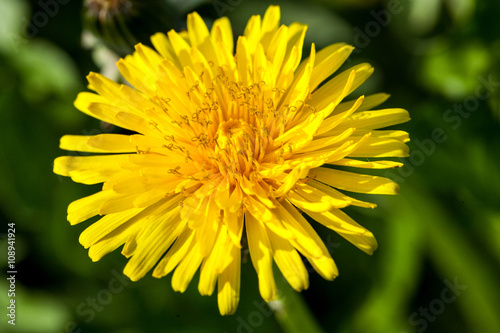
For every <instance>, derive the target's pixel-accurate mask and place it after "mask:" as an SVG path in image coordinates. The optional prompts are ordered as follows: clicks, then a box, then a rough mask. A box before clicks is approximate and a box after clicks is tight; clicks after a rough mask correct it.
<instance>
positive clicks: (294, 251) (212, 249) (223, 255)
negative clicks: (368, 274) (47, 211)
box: [54, 6, 409, 315]
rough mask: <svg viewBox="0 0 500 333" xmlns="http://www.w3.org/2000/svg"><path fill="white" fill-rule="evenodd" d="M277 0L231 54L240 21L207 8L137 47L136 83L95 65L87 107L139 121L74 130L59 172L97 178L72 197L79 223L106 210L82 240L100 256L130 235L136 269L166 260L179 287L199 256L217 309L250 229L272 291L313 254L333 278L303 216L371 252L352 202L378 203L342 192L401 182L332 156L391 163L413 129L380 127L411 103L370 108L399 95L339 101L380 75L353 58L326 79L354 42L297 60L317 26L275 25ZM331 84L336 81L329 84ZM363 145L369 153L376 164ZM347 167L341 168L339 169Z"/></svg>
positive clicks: (388, 190)
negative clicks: (206, 17)
mask: <svg viewBox="0 0 500 333" xmlns="http://www.w3.org/2000/svg"><path fill="white" fill-rule="evenodd" d="M279 22H280V10H279V7H277V6H271V7H269V8H268V10H267V11H266V13H265V15H264V17H263V18H261V17H260V16H253V17H251V19H250V20H249V22H248V24H247V26H246V29H245V32H244V35H243V36H240V37H239V38H238V40H237V43H236V53H234V52H233V51H234V45H233V36H232V29H231V25H230V22H229V20H228V19H227V18H221V19H218V20H216V21H215V22H214V24H213V26H212V29H211V30H208V29H207V27H206V25H205V23H204V22H203V20H202V19H201V17H200V16H199V15H198V14H197V13H192V14H190V15H189V16H188V19H187V26H188V29H187V32H181V33H177V32H175V31H173V30H172V31H170V32H168V33H167V35H164V34H162V33H158V34H156V35H154V36H153V37H152V38H151V39H152V43H153V45H154V47H155V48H156V51H155V50H153V49H151V48H149V47H146V46H144V45H141V44H138V45H137V46H136V50H135V52H134V53H133V54H132V55H129V56H127V57H125V58H124V59H121V60H119V61H118V63H117V65H118V68H119V69H120V72H121V73H122V74H123V76H124V78H125V79H126V80H127V81H128V82H129V83H130V84H131V85H132V86H133V87H134V88H135V89H134V88H131V87H129V86H128V85H120V84H118V83H116V82H113V81H112V80H110V79H107V78H106V77H104V76H102V75H99V74H96V73H91V74H90V75H89V76H88V81H89V88H90V89H91V90H93V91H95V92H96V93H89V92H82V93H80V94H79V95H78V97H77V99H76V101H75V106H76V108H77V109H79V110H80V111H82V112H84V113H86V114H88V115H90V116H92V117H95V118H97V119H100V120H102V121H104V122H108V123H112V124H115V125H117V126H119V127H122V128H124V129H127V130H130V131H133V132H134V133H137V134H132V135H122V134H100V135H95V136H73V135H66V136H64V137H62V139H61V145H60V146H61V148H62V149H65V150H71V151H80V152H90V153H96V154H97V155H93V156H63V157H59V158H57V159H56V160H55V164H54V172H55V173H57V174H60V175H63V176H69V177H71V179H73V180H74V181H76V182H80V183H84V184H97V183H103V186H102V190H101V191H100V192H98V193H95V194H93V195H90V196H88V197H85V198H82V199H79V200H77V201H74V202H73V203H71V204H70V205H69V207H68V220H69V222H70V223H71V224H77V223H80V222H82V221H85V220H87V219H89V218H91V217H93V216H96V215H100V216H102V217H101V218H100V220H98V221H97V222H95V223H93V224H92V225H90V226H89V227H88V228H87V229H86V230H85V231H83V233H82V234H81V237H80V242H81V244H82V245H83V246H84V247H85V248H89V256H90V257H91V258H92V260H94V261H97V260H99V259H101V258H102V257H103V256H104V255H105V254H107V253H109V252H111V251H114V250H115V249H117V248H118V247H120V246H122V245H123V249H122V254H123V255H125V256H126V257H127V258H130V259H129V261H128V263H127V265H126V266H125V269H124V274H126V275H127V276H128V277H130V279H132V280H133V281H135V280H138V279H140V278H142V277H143V276H144V275H145V274H146V273H147V272H148V271H150V270H151V269H152V268H153V267H154V266H155V265H156V267H155V268H154V270H153V276H154V277H157V278H160V277H163V276H165V275H167V274H169V273H170V272H173V275H172V287H173V289H174V290H176V291H180V292H183V291H184V290H186V288H187V286H188V284H189V283H190V281H191V280H192V278H193V276H194V274H195V273H196V271H197V270H198V269H200V278H199V283H198V289H199V292H200V293H201V294H202V295H211V294H212V293H213V291H214V289H215V285H216V284H217V287H218V304H219V309H220V313H221V314H223V315H225V314H231V313H233V312H234V311H235V309H236V307H237V305H238V301H239V290H240V264H241V251H242V238H243V237H246V239H247V243H248V249H249V252H250V258H251V261H252V263H253V266H254V267H255V270H256V272H257V275H258V281H259V290H260V294H261V295H262V297H263V299H264V300H266V301H271V300H273V299H275V298H276V296H277V290H276V284H275V279H274V276H273V268H272V267H273V261H274V262H275V263H276V264H277V266H278V268H279V269H280V270H281V272H282V273H283V275H284V277H285V278H286V280H287V281H288V282H289V284H290V285H291V286H292V287H293V288H294V289H295V290H298V291H300V290H303V289H306V288H307V287H308V285H309V278H308V272H307V270H306V268H305V266H304V262H303V259H302V258H303V257H304V258H305V259H307V260H308V261H309V263H310V264H311V265H312V267H314V269H315V270H316V271H317V272H318V273H319V274H320V275H321V276H322V277H324V278H325V279H328V280H332V279H334V278H335V277H336V276H337V275H338V271H337V267H336V266H335V263H334V261H333V260H332V258H331V256H330V254H329V252H328V250H327V249H326V247H325V245H324V244H323V242H322V241H321V239H320V238H319V236H318V235H317V233H316V232H315V230H314V229H313V227H312V226H311V224H310V223H309V222H308V221H307V220H306V218H305V217H304V215H303V213H305V214H307V215H308V216H310V217H311V218H312V219H314V220H316V221H317V222H319V223H320V224H322V225H324V226H326V227H327V228H329V229H332V230H334V231H336V232H337V233H338V234H340V235H341V236H342V237H344V238H345V239H347V240H348V241H349V242H351V243H352V244H354V245H355V246H356V247H358V248H359V249H361V250H362V251H364V252H366V253H368V254H371V253H372V252H373V251H374V250H375V249H376V247H377V243H376V241H375V238H374V236H373V234H372V233H371V232H370V231H368V230H367V229H365V228H364V227H362V226H361V225H359V224H358V223H356V222H355V221H353V220H352V219H351V218H350V217H349V216H347V215H346V214H345V213H344V212H343V211H342V210H341V208H344V207H346V206H349V205H354V206H360V207H371V208H373V207H375V205H374V204H372V203H368V202H363V201H360V200H357V199H354V198H352V197H350V196H348V195H346V194H344V193H343V192H340V191H339V190H342V191H350V192H360V193H371V194H396V193H397V192H398V186H397V184H396V183H394V182H393V181H391V180H389V179H386V178H383V177H377V176H371V175H365V174H358V173H354V172H350V171H341V170H338V169H336V168H335V166H343V167H352V168H372V169H384V168H393V167H399V166H401V163H397V162H393V161H388V160H383V159H382V160H380V159H379V158H385V157H405V156H408V147H407V146H406V145H405V142H406V141H408V134H407V133H406V132H403V131H397V130H379V129H380V128H383V127H386V126H391V125H395V124H399V123H402V122H405V121H408V120H409V116H408V112H407V111H405V110H403V109H381V110H372V108H374V107H377V106H378V105H379V104H381V103H382V102H384V101H385V100H386V99H387V97H388V95H386V94H375V95H371V96H366V97H365V96H361V97H359V98H357V99H354V100H349V101H343V100H344V98H345V97H346V96H348V95H349V94H350V93H351V92H352V91H354V90H355V89H356V88H357V87H359V86H360V85H361V84H362V83H363V82H364V81H365V80H366V79H367V78H368V77H369V76H370V74H371V73H372V71H373V68H372V67H371V66H370V65H369V64H360V65H357V66H354V67H352V68H350V69H348V70H346V71H344V72H342V73H340V74H338V75H336V76H334V77H333V78H331V79H329V78H330V77H331V75H332V74H333V73H334V72H336V71H337V70H338V69H339V67H340V66H341V65H342V64H343V63H344V61H345V60H346V59H347V58H348V56H349V54H350V53H351V51H352V50H353V47H351V46H349V45H346V44H344V43H338V44H333V45H330V46H328V47H326V48H324V49H323V50H321V51H319V52H317V53H316V50H315V47H314V44H313V45H312V47H311V53H310V55H309V57H308V58H307V59H306V60H304V61H302V62H301V58H302V46H303V42H304V35H305V32H306V28H307V27H306V26H305V25H303V24H299V23H293V24H291V25H290V26H285V25H280V24H279ZM325 81H326V82H325ZM367 158H369V159H370V161H367ZM344 169H345V168H344Z"/></svg>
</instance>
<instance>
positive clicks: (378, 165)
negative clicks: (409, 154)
mask: <svg viewBox="0 0 500 333" xmlns="http://www.w3.org/2000/svg"><path fill="white" fill-rule="evenodd" d="M331 164H334V165H342V166H348V167H354V168H365V169H389V168H399V167H402V166H403V163H400V162H393V161H373V162H368V161H359V160H353V159H349V158H344V159H341V160H338V161H335V162H332V163H331Z"/></svg>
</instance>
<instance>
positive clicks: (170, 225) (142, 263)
mask: <svg viewBox="0 0 500 333" xmlns="http://www.w3.org/2000/svg"><path fill="white" fill-rule="evenodd" d="M179 212H180V207H179V206H177V207H176V208H174V209H173V210H171V211H168V212H165V213H163V214H162V215H159V216H158V217H157V221H155V223H156V227H155V228H151V230H149V233H148V235H147V236H146V237H145V238H143V239H141V241H140V242H138V244H137V248H136V249H135V251H134V255H133V256H132V257H131V258H130V260H129V261H128V263H127V265H126V266H125V269H124V270H123V274H125V275H127V276H128V277H129V278H130V279H131V280H132V281H137V280H139V279H140V278H142V277H143V276H144V275H145V274H146V273H147V272H148V271H149V270H150V269H151V268H152V267H153V266H154V265H156V263H157V262H158V260H160V258H161V257H162V256H163V254H164V253H165V252H166V251H167V249H168V248H169V247H170V246H171V245H172V243H173V242H174V241H175V239H176V238H177V237H178V236H179V235H180V234H181V233H182V232H183V231H184V229H185V228H186V224H185V223H183V222H182V221H181V220H180V219H179Z"/></svg>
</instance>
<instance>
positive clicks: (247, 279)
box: [0, 0, 500, 333]
mask: <svg viewBox="0 0 500 333" xmlns="http://www.w3.org/2000/svg"><path fill="white" fill-rule="evenodd" d="M47 3H52V4H54V3H55V4H57V8H56V7H54V6H52V7H47V6H45V5H46V4H47ZM168 3H169V6H170V7H171V8H173V9H176V13H174V12H171V13H170V16H169V20H171V22H170V24H171V26H172V27H176V28H178V29H179V28H183V22H185V16H186V13H187V12H188V11H191V10H197V11H198V12H199V13H200V14H202V16H203V17H204V18H205V19H206V20H207V21H208V22H211V21H213V19H215V18H217V17H218V16H221V15H223V16H228V17H230V18H231V20H232V23H233V28H234V32H235V35H239V34H241V33H242V29H243V28H244V25H245V23H246V21H247V20H248V18H249V17H250V15H252V14H263V13H264V11H265V9H266V8H267V6H268V5H269V4H271V3H270V2H267V1H250V0H231V1H230V0H221V1H215V2H213V1H196V0H194V1H173V0H172V1H168ZM273 3H274V4H279V5H280V6H281V10H282V23H284V24H289V23H291V22H294V21H300V22H303V23H306V24H308V25H309V30H308V32H307V35H306V48H309V45H310V44H311V43H312V42H314V43H316V46H317V49H319V48H322V47H324V46H327V45H329V44H331V43H335V42H346V43H349V44H352V45H354V46H356V47H357V50H356V51H355V53H353V55H352V56H351V58H350V60H349V63H348V66H352V65H354V64H357V63H361V62H365V61H367V62H370V63H371V64H372V65H373V66H374V67H375V69H376V70H375V74H374V75H373V77H372V78H370V79H369V81H368V82H367V83H366V84H364V85H363V86H362V87H361V88H360V89H359V90H358V91H357V92H355V93H356V94H358V95H359V94H369V93H374V92H379V91H383V92H387V93H390V94H391V95H392V97H391V99H390V100H389V101H388V102H386V104H385V105H384V106H386V107H403V108H406V109H407V110H409V111H410V114H411V117H412V121H411V122H409V123H407V124H403V125H400V126H397V128H398V129H404V130H406V131H408V132H409V133H410V137H411V139H412V141H411V142H410V143H409V145H410V149H411V156H410V158H408V159H406V162H405V163H406V166H405V167H404V168H402V169H400V170H391V171H388V172H384V171H381V172H379V173H375V174H378V175H386V176H388V177H391V178H392V179H394V180H396V181H397V182H398V183H400V185H401V193H400V195H399V196H395V197H380V196H379V197H370V198H368V196H364V197H362V196H357V197H358V198H361V197H362V199H367V200H370V201H373V202H376V203H377V204H378V205H379V207H378V208H376V209H374V210H367V209H362V208H353V209H347V210H346V211H347V212H348V213H349V214H350V215H351V216H352V217H353V218H354V219H356V220H357V221H358V222H360V223H361V224H362V225H364V226H366V227H367V228H369V229H370V230H371V231H373V233H374V234H375V236H376V237H377V239H378V242H379V249H378V250H377V251H376V252H375V254H374V255H373V256H371V257H370V256H367V255H365V254H364V253H362V252H361V251H359V250H357V249H356V248H355V247H354V246H352V245H351V244H349V243H348V242H347V241H345V240H344V239H342V238H341V237H339V236H338V235H336V234H334V233H333V232H330V231H328V230H326V229H325V228H322V227H318V228H316V229H317V230H318V232H319V233H320V235H321V236H322V238H323V239H324V240H325V243H326V244H327V247H328V249H329V250H330V251H331V253H332V256H333V258H334V260H335V261H336V263H337V265H338V267H339V271H340V276H339V277H338V278H337V279H336V280H335V281H334V282H329V281H325V280H323V279H322V278H321V277H319V276H318V275H317V274H315V273H311V277H310V280H311V285H310V288H309V290H307V291H305V292H303V293H302V294H301V295H300V294H298V297H303V299H304V301H305V302H306V304H307V306H308V307H309V308H310V310H311V312H312V314H313V315H314V316H315V318H316V319H317V321H318V323H319V325H320V326H321V328H322V330H323V331H325V332H381V333H392V332H396V333H403V332H419V333H421V332H482V333H488V332H497V333H498V332H500V316H499V314H500V310H499V309H500V287H499V283H498V282H500V270H499V267H500V201H499V198H500V172H499V165H500V155H499V152H500V131H499V128H500V126H499V125H500V123H499V121H500V93H499V92H500V73H499V72H500V70H499V68H500V67H499V63H500V25H499V24H498V15H499V14H500V3H499V2H496V1H488V0H413V1H409V0H401V1H399V0H390V1H377V0H372V1H366V0H364V1H363V0H356V1H352V0H351V1H348V0H331V1H328V0H315V1H310V2H307V3H306V2H305V1H292V0H290V1H274V2H273ZM143 4H145V5H146V6H147V4H148V1H143ZM81 7H82V1H77V0H74V1H71V0H58V1H56V0H53V1H50V0H42V1H38V0H37V1H35V0H33V1H27V0H0V12H1V13H2V19H1V21H0V177H1V178H0V182H1V186H0V208H1V213H0V214H1V215H0V218H1V220H2V224H3V226H4V227H5V229H2V232H3V234H2V235H0V237H1V238H0V247H1V249H2V252H1V253H2V255H1V256H0V262H1V263H2V274H3V275H2V276H5V272H6V270H7V268H6V263H7V254H6V249H7V239H6V234H5V233H6V229H7V228H6V225H7V223H12V222H15V223H16V255H17V270H18V274H17V281H16V304H17V320H16V323H17V324H16V326H15V327H12V326H11V325H9V324H7V319H8V318H6V316H5V314H6V313H7V311H6V310H5V309H6V308H5V307H6V306H7V304H8V301H9V299H8V296H7V290H8V284H7V280H6V279H5V278H1V279H0V304H1V306H0V308H2V309H4V310H3V312H2V313H1V316H0V318H2V319H1V320H0V331H1V332H22V333H31V332H33V333H35V332H44V333H45V332H52V333H62V332H119V333H136V332H137V333H139V332H241V333H252V332H280V331H282V328H281V326H280V324H279V322H278V321H277V320H276V318H275V316H274V315H272V314H271V312H270V311H269V308H268V307H267V305H264V303H263V301H262V299H261V298H260V296H259V293H258V288H257V281H256V274H255V272H254V269H253V267H252V265H251V263H250V261H249V260H247V261H244V262H245V263H244V264H243V267H242V290H241V301H240V305H239V308H238V310H237V312H236V314H235V315H233V316H227V317H221V316H220V315H219V313H218V309H217V305H216V295H215V294H214V295H213V296H211V297H202V296H200V295H199V294H198V291H197V278H196V277H195V279H194V281H193V282H192V283H191V285H190V287H189V288H188V290H187V291H186V292H185V293H184V294H179V293H175V292H173V291H172V289H171V287H170V277H166V278H163V279H160V280H158V279H154V278H152V277H151V276H150V275H148V276H147V277H145V278H143V279H142V280H140V281H139V282H136V283H131V282H128V281H127V280H126V279H122V276H121V270H122V269H123V267H124V265H125V262H126V259H125V258H124V257H122V256H121V254H120V253H119V251H115V253H112V254H110V255H108V256H107V257H105V258H104V259H102V260H101V261H100V262H97V263H92V262H91V260H90V259H89V258H88V256H87V251H86V250H84V249H83V247H81V246H80V244H79V243H78V236H79V234H80V232H81V231H82V230H84V228H85V227H86V226H88V224H89V223H88V222H87V223H82V224H80V225H77V226H74V227H71V226H70V225H69V223H67V222H66V207H67V205H68V204H69V203H70V202H71V201H73V200H75V199H77V198H80V197H82V196H84V195H88V194H91V193H93V192H95V190H96V188H97V187H92V186H84V185H81V184H75V183H73V182H72V181H71V180H69V179H63V178H62V177H58V176H56V175H54V174H53V173H52V161H53V159H54V158H55V157H57V156H59V155H64V154H65V152H64V151H61V150H59V149H58V141H59V138H60V137H61V136H62V135H63V134H83V135H92V134H98V133H103V132H113V131H117V129H113V128H110V127H102V125H101V124H100V123H99V122H98V121H97V120H94V119H91V118H89V117H87V116H85V115H83V114H82V113H80V112H78V111H77V110H76V109H74V107H73V106H72V102H73V100H74V98H75V96H76V94H77V93H78V92H79V91H82V90H85V89H86V81H85V76H86V75H87V74H88V72H89V71H91V70H93V71H100V70H101V69H102V68H103V67H102V66H103V63H104V62H105V60H106V59H109V57H107V54H108V53H106V50H105V49H104V48H103V47H102V46H99V45H97V46H96V47H95V48H94V50H93V51H91V50H89V49H88V48H87V49H86V48H83V47H82V42H81V41H82V14H81ZM47 8H48V9H47ZM40 13H45V16H44V15H42V14H40ZM44 18H47V19H46V20H44ZM179 22H181V23H179ZM167 25H168V24H167ZM168 28H169V27H168ZM168 28H167V27H166V28H165V30H167V29H168ZM27 29H28V30H27ZM87 44H88V43H87ZM110 68H111V69H110ZM105 71H106V73H107V74H109V75H114V74H113V70H112V67H109V66H108V67H106V68H105ZM280 276H281V275H278V274H277V278H278V279H280ZM283 288H285V287H283ZM283 292H284V294H286V295H287V300H290V301H292V303H293V301H294V300H295V299H296V297H295V296H297V295H296V294H294V293H292V292H290V290H288V289H286V288H285V290H284V291H283ZM93 300H94V302H96V303H92V302H93ZM299 300H300V299H299ZM299 304H300V302H299ZM4 313H5V314H4ZM295 328H296V331H300V328H298V327H295Z"/></svg>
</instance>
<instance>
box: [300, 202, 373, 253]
mask: <svg viewBox="0 0 500 333" xmlns="http://www.w3.org/2000/svg"><path fill="white" fill-rule="evenodd" d="M307 215H309V216H310V217H312V218H313V219H314V220H316V221H318V222H319V223H321V224H323V225H324V226H325V227H327V228H329V229H332V230H334V231H335V232H337V233H338V234H339V235H340V236H342V237H344V238H345V239H347V240H348V241H349V242H351V243H352V244H353V245H354V246H356V247H357V248H358V249H360V250H361V251H363V252H365V253H368V254H373V251H375V250H376V249H377V241H376V240H375V237H374V236H373V234H372V233H371V232H370V231H369V230H367V229H365V228H364V227H362V226H361V225H359V224H358V223H356V222H355V221H354V220H353V219H351V218H350V217H349V216H347V215H346V214H345V213H344V212H342V211H341V210H340V209H336V208H335V209H332V210H331V211H329V212H323V213H314V212H307Z"/></svg>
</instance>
